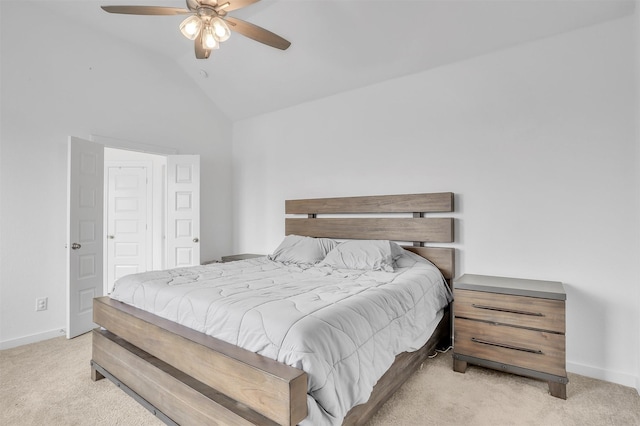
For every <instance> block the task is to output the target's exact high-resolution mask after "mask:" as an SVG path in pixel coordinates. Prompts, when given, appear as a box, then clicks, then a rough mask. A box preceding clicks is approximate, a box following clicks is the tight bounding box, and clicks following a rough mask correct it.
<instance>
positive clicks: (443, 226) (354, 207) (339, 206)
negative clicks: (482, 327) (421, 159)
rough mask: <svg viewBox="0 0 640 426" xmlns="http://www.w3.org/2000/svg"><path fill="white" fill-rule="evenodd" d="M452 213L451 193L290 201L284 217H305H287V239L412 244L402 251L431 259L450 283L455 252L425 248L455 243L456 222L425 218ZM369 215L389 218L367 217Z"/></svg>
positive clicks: (445, 218) (439, 218)
mask: <svg viewBox="0 0 640 426" xmlns="http://www.w3.org/2000/svg"><path fill="white" fill-rule="evenodd" d="M453 208H454V205H453V193H452V192H440V193H430V194H406V195H375V196H364V197H341V198H314V199H306V200H286V201H285V213H286V214H288V215H296V214H305V215H307V217H306V218H298V217H287V218H286V219H285V235H290V234H295V235H304V236H308V237H316V238H340V239H375V240H393V241H401V242H412V243H413V246H403V247H404V248H405V249H407V250H411V251H413V252H414V253H417V254H419V255H420V256H422V257H424V258H427V259H429V260H430V261H431V262H432V263H433V264H434V265H436V266H437V267H438V268H439V269H440V271H442V274H443V275H444V277H445V278H446V279H447V280H451V279H452V278H453V277H454V275H455V249H453V248H451V247H431V246H429V247H425V246H424V245H425V243H452V242H453V241H454V232H453V230H454V226H453V218H452V217H442V215H438V217H427V215H428V214H430V213H450V212H453ZM407 213H410V214H412V216H411V217H408V215H406V214H407ZM369 214H376V215H381V214H384V216H385V217H366V215H369ZM319 215H341V216H342V215H348V216H349V217H326V216H325V217H320V216H319ZM388 216H390V217H388Z"/></svg>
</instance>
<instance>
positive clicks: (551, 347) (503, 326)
mask: <svg viewBox="0 0 640 426" xmlns="http://www.w3.org/2000/svg"><path fill="white" fill-rule="evenodd" d="M453 288H454V290H453V294H454V302H453V310H454V325H453V327H454V347H453V369H454V371H457V372H460V373H464V372H465V371H466V369H467V363H471V364H475V365H480V366H483V367H489V368H494V369H498V370H503V371H507V372H510V373H515V374H519V375H523V376H528V377H533V378H537V379H541V380H545V381H547V382H548V383H549V392H550V393H551V395H553V396H555V397H558V398H562V399H567V383H568V382H569V380H568V378H567V372H566V370H565V368H566V367H565V365H566V356H565V300H566V293H565V292H564V288H563V286H562V283H560V282H556V281H537V280H524V279H516V278H503V277H491V276H485V275H471V274H465V275H463V276H461V277H460V278H458V279H456V280H454V285H453Z"/></svg>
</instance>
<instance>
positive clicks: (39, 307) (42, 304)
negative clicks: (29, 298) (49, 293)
mask: <svg viewBox="0 0 640 426" xmlns="http://www.w3.org/2000/svg"><path fill="white" fill-rule="evenodd" d="M48 304H49V300H48V298H47V297H41V298H39V299H36V311H46V310H47V305H48Z"/></svg>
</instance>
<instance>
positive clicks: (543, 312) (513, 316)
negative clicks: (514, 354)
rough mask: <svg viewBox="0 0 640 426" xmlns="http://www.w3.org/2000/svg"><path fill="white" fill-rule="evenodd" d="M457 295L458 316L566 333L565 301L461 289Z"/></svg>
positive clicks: (455, 296)
mask: <svg viewBox="0 0 640 426" xmlns="http://www.w3.org/2000/svg"><path fill="white" fill-rule="evenodd" d="M454 298H455V304H454V310H455V316H456V317H460V318H469V319H477V320H480V321H489V322H495V323H502V324H509V325H515V326H518V327H526V328H534V329H537V330H547V331H555V332H557V333H564V332H565V314H564V300H552V299H541V298H536V297H527V296H513V295H509V294H497V293H485V292H481V291H473V290H458V289H456V290H454Z"/></svg>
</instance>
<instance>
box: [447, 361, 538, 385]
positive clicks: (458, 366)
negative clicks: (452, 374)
mask: <svg viewBox="0 0 640 426" xmlns="http://www.w3.org/2000/svg"><path fill="white" fill-rule="evenodd" d="M453 371H456V372H458V373H464V372H465V371H467V361H462V360H459V359H455V358H454V359H453ZM549 386H551V384H549Z"/></svg>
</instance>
